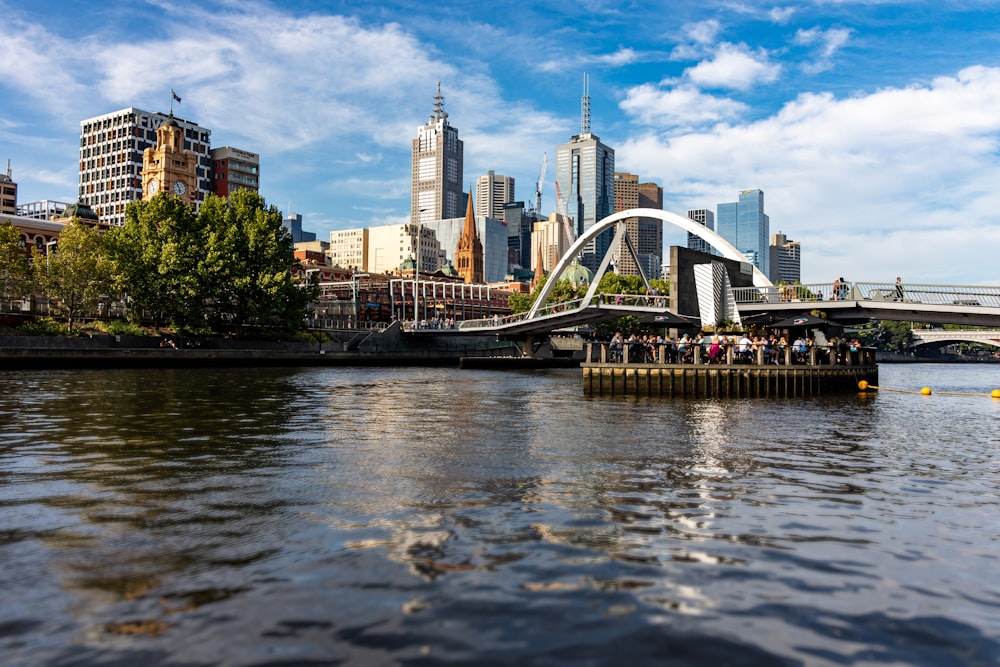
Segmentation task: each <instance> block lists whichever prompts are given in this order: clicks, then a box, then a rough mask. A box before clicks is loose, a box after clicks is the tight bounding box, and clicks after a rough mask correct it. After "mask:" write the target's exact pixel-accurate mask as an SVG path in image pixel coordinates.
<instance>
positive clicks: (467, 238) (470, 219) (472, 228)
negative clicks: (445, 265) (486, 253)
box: [455, 192, 484, 284]
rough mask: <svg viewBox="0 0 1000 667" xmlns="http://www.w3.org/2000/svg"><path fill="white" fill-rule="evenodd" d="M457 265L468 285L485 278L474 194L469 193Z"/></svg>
mask: <svg viewBox="0 0 1000 667" xmlns="http://www.w3.org/2000/svg"><path fill="white" fill-rule="evenodd" d="M455 263H456V264H458V266H457V267H456V268H457V269H458V273H459V275H460V276H462V278H464V279H465V282H466V283H474V284H477V283H482V282H483V281H484V276H483V244H482V242H481V241H480V240H479V234H478V233H477V232H476V213H475V211H474V210H473V207H472V192H469V198H468V203H467V204H466V207H465V227H464V228H463V229H462V236H461V238H459V239H458V247H457V248H456V249H455Z"/></svg>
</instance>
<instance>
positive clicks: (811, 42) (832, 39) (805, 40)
mask: <svg viewBox="0 0 1000 667" xmlns="http://www.w3.org/2000/svg"><path fill="white" fill-rule="evenodd" d="M850 38H851V31H850V30H847V29H844V28H832V29H830V30H820V29H819V28H810V29H809V30H799V31H797V32H796V33H795V38H794V40H793V41H794V43H795V44H798V45H800V46H817V47H818V48H817V49H816V54H815V59H814V60H813V61H812V62H809V63H805V64H803V66H802V69H803V70H805V71H806V72H808V73H810V74H816V73H818V72H825V71H826V70H828V69H830V68H831V67H833V62H832V61H833V57H834V56H835V55H836V53H837V51H839V50H840V49H841V48H843V46H844V45H845V44H847V42H848V40H850Z"/></svg>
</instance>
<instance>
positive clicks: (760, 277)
mask: <svg viewBox="0 0 1000 667" xmlns="http://www.w3.org/2000/svg"><path fill="white" fill-rule="evenodd" d="M627 218H655V219H657V220H659V221H660V223H661V224H663V223H669V224H671V225H673V226H674V227H678V228H680V229H681V230H683V231H685V232H690V233H692V234H694V235H695V236H698V237H699V238H701V239H703V240H704V241H705V242H706V243H708V244H709V245H710V246H712V247H713V248H715V249H716V250H718V251H719V252H720V253H722V256H723V257H725V258H726V259H733V260H736V261H739V262H745V261H746V258H745V257H744V256H743V253H741V252H740V251H739V250H737V249H736V247H735V246H733V244H731V243H730V242H729V241H727V240H726V239H724V238H722V237H721V236H719V235H718V234H717V233H715V232H714V231H712V230H711V229H709V228H708V227H706V226H705V225H701V224H699V223H697V222H695V221H694V220H691V219H690V218H685V217H683V216H680V215H678V214H676V213H671V212H670V211H664V210H661V209H656V208H630V209H628V210H626V211H619V212H618V213H613V214H611V215H609V216H608V217H606V218H604V219H603V220H600V221H599V222H597V223H596V224H595V225H594V226H593V227H591V228H590V229H588V230H587V231H586V232H585V233H584V234H583V235H582V236H580V238H578V239H577V240H576V241H574V242H573V245H571V246H570V247H569V250H567V251H566V254H565V255H563V256H562V257H561V258H560V259H559V261H558V262H557V263H556V265H555V267H554V268H553V269H552V271H551V273H550V274H549V275H551V276H554V277H555V279H554V280H548V281H546V283H545V288H544V289H542V291H541V293H540V294H539V295H538V298H537V299H536V300H535V303H534V304H532V306H531V310H529V311H528V317H534V316H535V314H536V313H537V312H538V310H539V309H540V308H542V307H543V306H545V302H546V301H547V300H548V298H549V296H550V295H551V294H552V290H553V289H555V286H556V282H557V281H558V278H559V276H560V275H562V273H563V271H564V270H565V269H566V267H567V266H569V265H570V263H572V261H573V260H574V259H576V258H577V257H579V256H580V253H581V252H583V249H584V247H585V246H586V245H587V243H589V242H590V241H593V240H594V239H595V238H597V236H598V235H599V234H600V233H601V232H603V231H605V230H607V229H610V228H611V227H614V226H615V225H617V224H618V223H620V222H622V221H624V220H625V219H627ZM615 245H616V244H615V243H612V244H611V248H609V249H608V252H609V253H610V252H612V251H613V250H614V246H615ZM606 264H607V258H605V261H604V262H603V263H602V266H606ZM601 277H602V276H600V275H595V276H594V283H593V285H592V286H591V289H590V291H589V292H588V294H587V297H586V298H585V299H584V303H582V304H581V307H586V306H587V305H589V300H590V298H592V297H593V292H594V290H595V289H597V283H598V282H600V280H601ZM753 284H754V287H771V286H772V285H773V283H771V281H770V280H768V278H767V276H765V275H764V274H763V272H761V270H760V269H758V268H757V267H756V266H755V267H753Z"/></svg>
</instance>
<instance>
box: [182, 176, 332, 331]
mask: <svg viewBox="0 0 1000 667" xmlns="http://www.w3.org/2000/svg"><path fill="white" fill-rule="evenodd" d="M200 217H201V221H202V223H203V224H204V227H205V230H206V234H207V236H206V238H205V255H204V260H203V261H202V264H201V271H200V272H201V274H202V275H203V276H204V277H205V294H206V296H207V297H209V299H210V302H211V305H212V310H211V313H210V315H211V318H210V319H211V322H212V323H214V324H216V325H221V324H226V323H228V324H231V325H233V326H235V327H236V330H237V333H238V334H240V335H242V334H243V333H244V327H247V326H250V327H255V328H257V327H265V328H268V329H271V330H283V331H286V332H287V331H294V330H300V329H302V328H303V327H304V326H305V312H306V309H307V307H308V305H309V303H310V302H311V301H312V300H313V299H314V298H315V297H316V290H315V288H309V287H300V286H299V285H297V284H296V283H295V281H294V280H293V278H292V268H293V265H294V264H295V253H294V248H293V244H292V237H291V233H290V232H289V231H288V230H287V229H286V228H285V227H284V225H282V218H281V213H280V212H279V211H278V209H277V208H275V207H274V206H267V205H266V204H265V202H264V198H263V197H261V196H260V195H259V194H257V193H255V192H252V191H250V190H239V191H237V192H235V193H233V194H232V195H230V197H229V199H228V200H226V199H222V198H220V197H215V196H209V197H208V198H207V199H206V200H205V203H204V204H202V207H201V216H200Z"/></svg>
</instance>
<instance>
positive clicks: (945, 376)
mask: <svg viewBox="0 0 1000 667" xmlns="http://www.w3.org/2000/svg"><path fill="white" fill-rule="evenodd" d="M880 381H881V384H882V386H883V387H887V388H898V389H907V390H919V389H920V388H921V387H923V386H928V387H930V388H931V389H932V390H934V392H935V393H934V394H932V395H931V396H920V395H916V394H908V393H899V392H890V391H884V390H883V391H881V392H879V393H878V394H876V395H848V396H840V397H832V398H831V397H826V398H816V399H800V400H768V399H754V400H688V401H685V400H661V399H645V398H644V399H633V400H627V399H608V398H586V397H584V396H583V392H582V380H581V375H580V372H579V371H578V370H569V371H543V372H490V371H459V370H454V369H433V368H430V369H428V368H392V369H367V368H366V369H355V368H321V369H236V370H233V369H220V370H216V369H210V370H190V369H184V370H112V371H81V370H74V371H43V372H27V371H26V372H20V371H18V372H4V373H2V374H0V593H2V595H0V664H4V665H112V664H115V665H140V664H141V665H298V664H345V665H438V664H476V665H479V666H488V665H574V666H575V665H646V664H657V665H723V664H727V665H935V666H937V665H992V666H996V665H998V664H1000V562H998V561H1000V400H995V399H991V398H989V397H988V396H983V395H982V394H989V392H990V391H991V390H992V389H995V388H1000V367H997V366H989V365H962V366H958V365H923V364H920V365H883V366H882V367H881V369H880ZM942 391H952V392H971V393H975V394H980V395H977V396H963V395H952V394H942V393H940V392H942Z"/></svg>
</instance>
